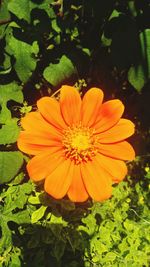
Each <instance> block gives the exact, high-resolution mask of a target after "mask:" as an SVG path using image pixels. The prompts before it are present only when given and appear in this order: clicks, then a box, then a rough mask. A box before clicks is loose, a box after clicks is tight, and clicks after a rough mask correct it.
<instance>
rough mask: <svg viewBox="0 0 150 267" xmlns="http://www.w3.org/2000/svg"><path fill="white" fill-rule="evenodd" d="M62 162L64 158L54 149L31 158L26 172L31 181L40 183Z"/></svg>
mask: <svg viewBox="0 0 150 267" xmlns="http://www.w3.org/2000/svg"><path fill="white" fill-rule="evenodd" d="M63 161H64V157H63V156H62V153H61V151H58V148H56V147H55V148H53V149H52V150H50V151H48V152H42V153H40V154H39V155H37V156H35V157H33V158H32V159H31V160H30V161H29V162H28V164H27V171H28V174H29V176H30V178H31V179H32V180H34V181H40V180H43V179H45V178H46V177H47V176H48V175H50V173H51V172H53V171H54V170H55V169H56V168H57V167H58V166H59V164H61V163H62V162H63Z"/></svg>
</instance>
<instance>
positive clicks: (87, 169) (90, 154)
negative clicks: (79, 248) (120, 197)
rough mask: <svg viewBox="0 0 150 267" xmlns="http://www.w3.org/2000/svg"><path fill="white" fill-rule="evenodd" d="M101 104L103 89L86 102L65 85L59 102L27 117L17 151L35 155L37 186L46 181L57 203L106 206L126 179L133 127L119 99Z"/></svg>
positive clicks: (32, 172)
mask: <svg viewBox="0 0 150 267" xmlns="http://www.w3.org/2000/svg"><path fill="white" fill-rule="evenodd" d="M102 102H103V92H102V90H101V89H98V88H91V89H90V90H89V91H88V92H87V93H86V94H85V95H84V97H83V99H82V100H81V97H80V94H79V92H78V91H77V90H76V89H75V88H74V87H71V86H67V85H64V86H62V87H61V89H60V100H59V102H58V101H57V100H56V99H54V98H53V97H42V98H41V99H40V100H38V101H37V107H38V111H35V112H30V113H28V114H27V115H26V116H25V117H24V118H22V120H21V125H22V127H23V129H24V131H21V133H20V136H19V139H18V147H19V149H20V150H21V151H23V152H25V153H28V154H31V155H34V157H33V158H32V159H31V160H30V161H29V162H28V164H27V171H28V173H29V176H30V178H31V179H32V180H33V181H35V182H37V181H40V180H43V179H45V182H44V188H45V191H46V192H47V193H48V194H50V195H51V196H53V197H54V198H57V199H60V198H62V197H64V196H65V195H66V194H67V195H68V197H69V198H70V199H71V200H72V201H74V202H83V201H85V200H87V199H88V197H89V196H90V197H91V198H92V199H94V200H96V201H102V200H104V199H107V198H109V197H110V196H111V193H112V183H114V182H120V181H121V180H122V179H123V178H124V177H125V175H126V174H127V167H126V164H125V162H124V161H125V160H133V159H134V157H135V153H134V150H133V148H132V146H131V145H130V144H129V143H128V142H127V141H124V139H126V138H128V137H129V136H131V135H132V134H133V133H134V124H133V123H132V122H131V121H130V120H127V119H122V118H121V116H122V114H123V111H124V105H123V104H122V102H121V101H120V100H118V99H114V100H110V101H107V102H104V103H102Z"/></svg>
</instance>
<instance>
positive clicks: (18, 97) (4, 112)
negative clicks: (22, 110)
mask: <svg viewBox="0 0 150 267" xmlns="http://www.w3.org/2000/svg"><path fill="white" fill-rule="evenodd" d="M9 100H13V101H15V102H18V103H22V102H23V94H22V91H21V87H20V86H19V85H18V84H17V83H15V82H12V83H9V84H6V85H0V106H1V111H0V123H2V124H5V123H6V122H7V121H9V120H10V119H11V112H10V110H9V109H8V108H7V102H8V101H9Z"/></svg>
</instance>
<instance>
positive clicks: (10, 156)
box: [0, 151, 23, 184]
mask: <svg viewBox="0 0 150 267" xmlns="http://www.w3.org/2000/svg"><path fill="white" fill-rule="evenodd" d="M22 164H23V155H22V153H21V152H19V151H15V152H0V183H1V184H3V183H7V182H9V181H10V180H12V179H13V178H14V177H15V175H17V173H18V171H19V170H20V168H21V166H22Z"/></svg>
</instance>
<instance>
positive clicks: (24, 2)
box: [8, 0, 30, 22]
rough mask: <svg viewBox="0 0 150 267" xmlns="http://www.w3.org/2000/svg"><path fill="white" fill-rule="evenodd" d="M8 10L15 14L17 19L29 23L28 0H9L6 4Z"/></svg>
mask: <svg viewBox="0 0 150 267" xmlns="http://www.w3.org/2000/svg"><path fill="white" fill-rule="evenodd" d="M8 10H9V11H11V12H12V13H13V14H15V15H16V16H17V17H18V18H19V19H24V20H26V21H27V22H30V1H29V0H21V1H19V0H11V1H10V2H9V4H8Z"/></svg>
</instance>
